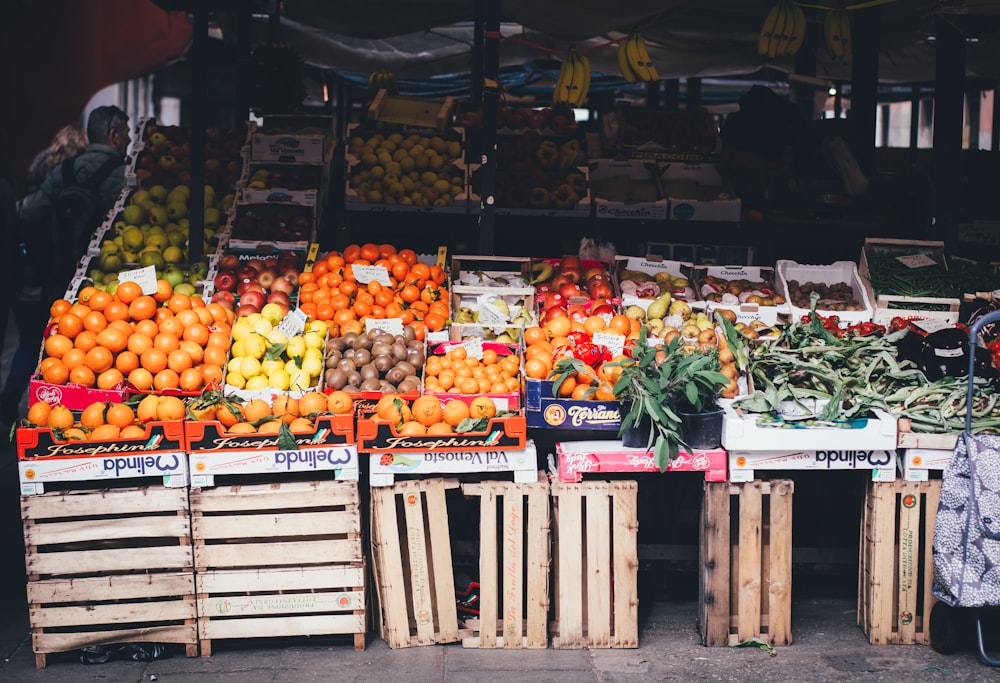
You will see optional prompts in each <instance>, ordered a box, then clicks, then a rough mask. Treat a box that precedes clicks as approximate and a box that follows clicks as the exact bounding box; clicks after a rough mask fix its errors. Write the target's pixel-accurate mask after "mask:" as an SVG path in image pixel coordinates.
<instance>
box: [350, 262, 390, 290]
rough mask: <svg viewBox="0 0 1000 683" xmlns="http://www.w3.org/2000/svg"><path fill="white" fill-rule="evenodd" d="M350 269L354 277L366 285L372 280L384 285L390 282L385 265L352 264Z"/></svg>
mask: <svg viewBox="0 0 1000 683" xmlns="http://www.w3.org/2000/svg"><path fill="white" fill-rule="evenodd" d="M351 270H352V271H353V272H354V279H355V280H357V281H358V282H360V283H361V284H365V285H366V284H368V283H369V282H373V281H374V282H377V283H379V284H380V285H385V286H386V287H388V286H389V285H390V284H391V283H390V282H389V271H388V270H386V267H385V266H361V265H353V266H351Z"/></svg>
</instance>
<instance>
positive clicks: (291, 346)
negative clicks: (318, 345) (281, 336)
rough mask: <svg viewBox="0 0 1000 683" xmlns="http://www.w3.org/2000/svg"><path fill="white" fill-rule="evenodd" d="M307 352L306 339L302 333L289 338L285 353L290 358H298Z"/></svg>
mask: <svg viewBox="0 0 1000 683" xmlns="http://www.w3.org/2000/svg"><path fill="white" fill-rule="evenodd" d="M320 341H322V340H320ZM305 352H306V340H305V339H304V338H303V337H302V336H301V335H298V334H297V335H295V336H294V337H292V338H291V339H289V340H288V346H286V347H285V353H286V354H288V357H289V358H296V357H298V356H301V355H302V354H304V353H305Z"/></svg>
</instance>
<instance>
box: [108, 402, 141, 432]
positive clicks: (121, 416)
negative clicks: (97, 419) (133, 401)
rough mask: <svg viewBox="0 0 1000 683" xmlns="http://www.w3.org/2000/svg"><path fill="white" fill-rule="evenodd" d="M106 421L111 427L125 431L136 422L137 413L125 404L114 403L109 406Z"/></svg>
mask: <svg viewBox="0 0 1000 683" xmlns="http://www.w3.org/2000/svg"><path fill="white" fill-rule="evenodd" d="M104 421H105V422H107V423H108V424H109V425H115V426H116V427H118V428H120V429H125V427H127V426H129V425H130V424H132V423H133V422H135V413H134V412H132V409H131V408H130V407H129V406H127V405H125V404H124V403H112V404H110V405H109V406H108V410H107V413H106V414H105V415H104Z"/></svg>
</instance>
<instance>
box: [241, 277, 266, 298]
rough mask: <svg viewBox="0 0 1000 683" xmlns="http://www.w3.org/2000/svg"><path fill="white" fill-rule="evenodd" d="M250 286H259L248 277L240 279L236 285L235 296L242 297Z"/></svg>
mask: <svg viewBox="0 0 1000 683" xmlns="http://www.w3.org/2000/svg"><path fill="white" fill-rule="evenodd" d="M250 285H256V286H257V287H259V286H260V285H258V284H257V283H256V282H254V281H253V280H251V279H250V278H248V277H245V278H243V279H241V280H240V281H239V282H238V283H236V296H243V293H244V292H245V291H247V290H248V289H250Z"/></svg>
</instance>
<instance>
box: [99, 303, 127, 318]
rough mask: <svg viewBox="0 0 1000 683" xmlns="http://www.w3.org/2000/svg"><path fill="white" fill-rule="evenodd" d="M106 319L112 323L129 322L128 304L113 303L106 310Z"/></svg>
mask: <svg viewBox="0 0 1000 683" xmlns="http://www.w3.org/2000/svg"><path fill="white" fill-rule="evenodd" d="M104 317H105V318H107V319H108V321H110V322H114V321H115V320H128V304H125V303H122V302H121V301H112V302H111V303H109V304H108V305H107V306H106V307H105V308H104Z"/></svg>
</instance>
